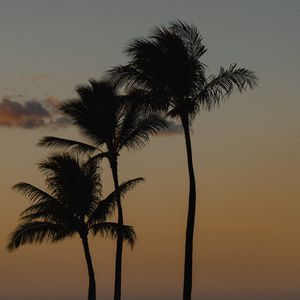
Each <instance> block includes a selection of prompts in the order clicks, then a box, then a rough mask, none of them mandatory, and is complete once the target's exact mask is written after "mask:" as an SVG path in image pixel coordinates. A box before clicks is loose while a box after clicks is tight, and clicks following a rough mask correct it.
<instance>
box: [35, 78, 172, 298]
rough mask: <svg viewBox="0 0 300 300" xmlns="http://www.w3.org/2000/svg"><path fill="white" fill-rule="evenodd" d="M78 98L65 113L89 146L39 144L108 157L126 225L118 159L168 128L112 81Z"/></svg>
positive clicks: (118, 265)
mask: <svg viewBox="0 0 300 300" xmlns="http://www.w3.org/2000/svg"><path fill="white" fill-rule="evenodd" d="M76 92H77V94H78V97H77V98H75V99H71V100H69V101H67V102H65V103H64V104H63V105H62V107H61V110H62V111H63V112H64V114H66V115H67V116H68V117H70V118H71V120H72V122H73V123H74V124H75V125H76V126H77V127H79V129H80V131H81V133H82V134H83V136H84V137H85V138H86V139H87V140H88V142H89V144H87V143H83V142H78V141H72V140H68V139H62V138H58V137H53V136H47V137H44V138H43V139H42V140H41V141H40V142H39V145H41V146H47V147H62V148H64V149H71V150H73V151H76V152H80V153H86V154H89V155H96V156H97V157H100V158H107V159H108V161H109V165H110V168H111V172H112V177H113V182H114V187H115V189H116V191H117V197H116V203H117V211H118V224H119V225H120V226H122V225H123V222H124V217H123V209H122V205H121V201H120V194H119V175H118V157H119V155H120V151H121V150H122V149H124V148H127V149H129V150H130V149H139V148H141V147H142V146H144V145H145V143H146V142H147V141H148V140H149V136H150V135H153V134H156V133H157V132H158V130H159V129H161V128H165V127H166V122H165V121H164V119H163V118H162V117H160V116H159V115H158V114H156V113H149V112H148V113H147V112H145V111H143V110H141V109H139V107H138V106H136V105H135V104H133V101H130V98H131V96H130V95H126V96H123V95H121V91H120V90H119V89H118V87H117V85H116V84H114V83H113V82H112V81H111V80H102V81H95V80H90V84H89V85H83V86H79V87H78V88H77V89H76ZM122 253H123V237H122V235H118V237H117V248H116V262H115V289H114V299H115V300H120V299H121V283H122V280H121V279H122Z"/></svg>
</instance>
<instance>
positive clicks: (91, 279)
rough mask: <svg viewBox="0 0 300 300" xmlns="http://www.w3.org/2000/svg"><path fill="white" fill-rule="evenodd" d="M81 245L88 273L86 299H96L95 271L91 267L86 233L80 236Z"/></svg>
mask: <svg viewBox="0 0 300 300" xmlns="http://www.w3.org/2000/svg"><path fill="white" fill-rule="evenodd" d="M81 240H82V245H83V249H84V255H85V259H86V263H87V268H88V274H89V293H88V300H96V281H95V273H94V269H93V263H92V257H91V253H90V249H89V244H88V238H87V235H83V236H82V237H81Z"/></svg>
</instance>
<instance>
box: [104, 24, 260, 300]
mask: <svg viewBox="0 0 300 300" xmlns="http://www.w3.org/2000/svg"><path fill="white" fill-rule="evenodd" d="M205 52H206V48H205V46H204V45H203V44H202V37H201V35H200V34H199V32H198V30H197V28H196V27H195V26H193V25H189V24H186V23H184V22H181V21H176V22H173V23H171V24H170V26H168V27H164V26H162V27H156V28H155V29H154V30H153V32H152V33H151V35H150V36H149V37H148V38H140V39H134V40H133V41H132V42H131V43H130V44H129V46H128V47H127V48H126V50H125V53H126V54H127V55H128V57H129V63H128V64H126V65H123V66H122V65H121V66H118V67H115V68H113V69H112V70H110V71H109V74H110V75H111V76H112V78H113V79H114V80H115V81H116V82H117V83H118V84H119V85H121V86H122V85H123V84H125V86H126V87H127V89H128V90H129V91H130V90H131V89H133V88H134V89H135V90H136V92H135V94H136V95H138V94H140V97H136V98H137V99H138V98H139V101H140V103H141V104H142V105H143V106H144V107H146V108H150V109H152V110H153V109H154V110H155V111H157V110H158V111H164V112H166V113H167V115H168V116H171V117H174V118H179V119H180V121H181V124H182V127H183V132H184V136H185V144H186V153H187V163H188V173H189V202H188V216H187V227H186V243H185V264H184V288H183V299H184V300H190V299H191V292H192V266H193V256H192V255H193V234H194V223H195V211H196V183H195V175H194V168H193V159H192V145H191V137H190V124H191V122H192V121H193V119H194V117H195V116H196V114H197V113H198V112H199V110H200V108H205V109H210V108H211V107H212V106H213V105H216V104H219V103H220V101H221V100H223V99H225V98H226V97H227V96H229V95H230V94H231V92H232V91H233V90H234V89H237V90H238V91H239V92H242V91H244V90H246V89H247V88H250V89H251V88H253V87H255V86H256V84H257V78H256V76H255V73H254V72H253V71H249V70H247V69H244V68H237V67H236V65H235V64H232V65H230V67H229V68H228V69H224V68H221V69H220V72H219V74H217V75H210V76H207V75H206V65H205V64H204V63H203V62H201V61H200V59H201V57H202V55H203V54H204V53H205Z"/></svg>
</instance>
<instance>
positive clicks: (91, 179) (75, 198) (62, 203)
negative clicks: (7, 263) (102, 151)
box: [7, 154, 143, 300]
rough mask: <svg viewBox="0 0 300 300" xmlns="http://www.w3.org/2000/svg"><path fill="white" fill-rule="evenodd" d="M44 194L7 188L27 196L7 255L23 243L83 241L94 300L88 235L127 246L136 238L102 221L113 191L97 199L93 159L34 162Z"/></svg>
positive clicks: (97, 178) (55, 157) (25, 188)
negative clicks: (76, 238)
mask: <svg viewBox="0 0 300 300" xmlns="http://www.w3.org/2000/svg"><path fill="white" fill-rule="evenodd" d="M39 168H40V169H41V171H43V173H44V175H45V181H46V185H47V188H48V190H49V193H48V192H45V191H43V190H41V189H39V188H37V187H35V186H33V185H31V184H29V183H25V182H21V183H18V184H16V185H15V186H14V187H13V188H14V189H15V190H17V191H20V192H22V193H23V194H24V195H25V196H27V197H28V198H29V199H30V201H31V205H30V206H29V207H28V208H26V209H25V210H24V211H23V212H22V213H21V224H20V225H19V226H18V227H17V228H16V229H15V230H14V231H13V232H12V233H11V235H10V238H9V243H8V246H7V247H8V250H10V251H12V250H15V249H17V248H19V247H20V246H22V245H25V244H32V243H42V242H58V241H61V240H63V239H65V238H68V237H73V236H74V235H75V234H78V235H79V236H80V238H81V240H82V242H83V247H84V252H85V256H86V261H87V265H88V272H89V279H90V284H89V297H88V299H89V300H94V299H96V285H95V278H94V271H93V266H92V259H91V255H90V252H89V247H88V234H89V233H90V232H91V233H92V234H93V235H96V234H100V235H103V236H111V237H112V238H116V237H117V234H120V232H121V234H122V237H123V239H124V240H126V241H127V242H128V243H129V244H130V245H131V246H133V245H134V243H135V240H136V236H135V232H134V230H133V228H132V227H131V226H126V225H122V227H120V226H119V224H116V223H113V222H107V221H106V220H107V218H108V217H109V216H110V215H111V214H112V213H113V211H114V209H115V206H116V195H117V193H116V191H113V192H112V193H110V194H109V195H108V196H107V197H105V198H103V197H102V182H101V177H100V172H99V165H98V159H96V158H92V159H88V160H85V161H80V160H79V159H78V158H77V157H75V156H72V155H70V154H54V155H52V156H50V157H49V158H48V159H47V160H45V161H43V162H42V163H40V165H39ZM141 181H143V179H142V178H136V179H133V180H129V181H127V182H124V183H122V184H121V185H120V193H121V195H124V193H125V192H126V191H128V190H130V189H131V188H133V187H134V186H135V185H136V184H137V183H139V182H141Z"/></svg>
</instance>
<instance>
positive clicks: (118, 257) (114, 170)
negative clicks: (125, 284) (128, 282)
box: [110, 158, 124, 300]
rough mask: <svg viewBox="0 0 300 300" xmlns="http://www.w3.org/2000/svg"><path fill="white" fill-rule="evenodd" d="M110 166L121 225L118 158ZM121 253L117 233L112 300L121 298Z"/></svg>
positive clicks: (120, 238) (120, 243)
mask: <svg viewBox="0 0 300 300" xmlns="http://www.w3.org/2000/svg"><path fill="white" fill-rule="evenodd" d="M110 167H111V170H112V176H113V180H114V187H115V190H116V191H117V199H116V200H117V208H118V225H119V226H122V225H123V222H124V221H123V209H122V204H121V195H120V192H119V178H118V160H117V158H114V159H112V160H111V161H110ZM122 255H123V237H122V235H120V234H118V236H117V249H116V261H115V290H114V300H121V291H122Z"/></svg>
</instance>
